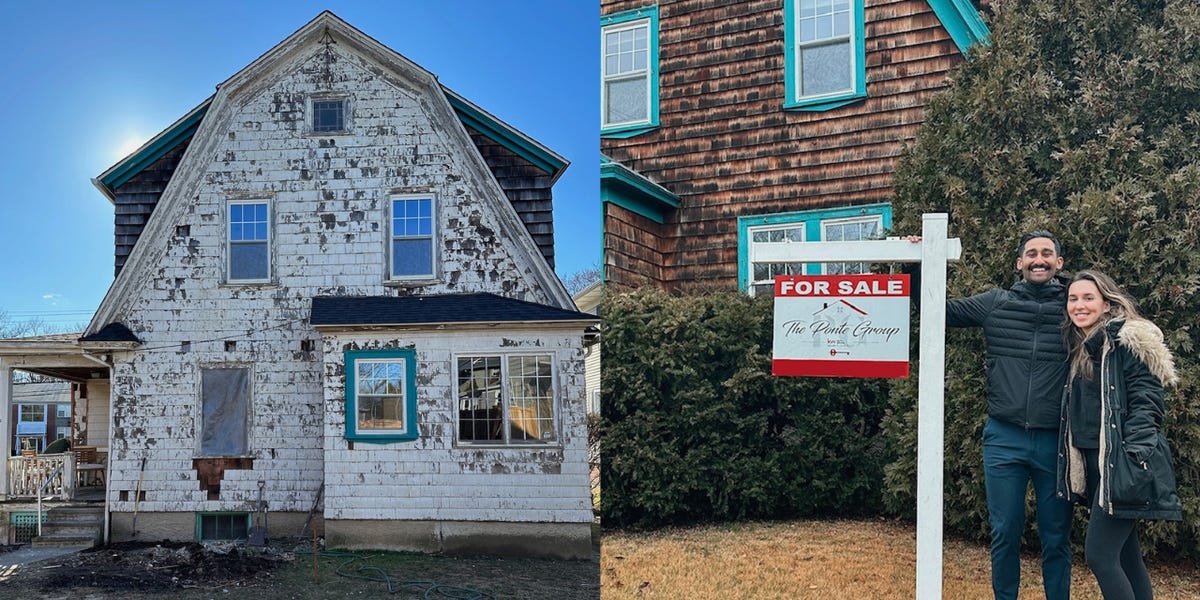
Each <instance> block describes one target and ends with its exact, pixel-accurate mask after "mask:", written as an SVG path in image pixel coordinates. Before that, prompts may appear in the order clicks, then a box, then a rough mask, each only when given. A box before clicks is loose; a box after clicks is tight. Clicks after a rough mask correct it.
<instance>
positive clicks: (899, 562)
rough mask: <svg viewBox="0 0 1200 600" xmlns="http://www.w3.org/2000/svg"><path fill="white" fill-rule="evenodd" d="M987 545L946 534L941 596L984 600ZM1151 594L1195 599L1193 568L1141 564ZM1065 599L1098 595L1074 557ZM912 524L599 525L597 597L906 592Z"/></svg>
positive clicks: (1027, 561)
mask: <svg viewBox="0 0 1200 600" xmlns="http://www.w3.org/2000/svg"><path fill="white" fill-rule="evenodd" d="M1039 569H1040V568H1039V565H1038V560H1037V559H1036V557H1033V556H1029V557H1026V558H1024V559H1023V560H1022V577H1021V579H1022V582H1021V598H1022V599H1034V598H1043V597H1044V596H1043V593H1042V589H1041V573H1040V570H1039ZM989 571H990V569H989V558H988V550H987V547H986V546H984V545H982V544H975V543H967V542H961V541H957V540H951V539H947V540H946V542H945V545H944V547H943V571H942V572H943V585H942V596H943V598H945V599H946V600H960V599H961V600H976V599H978V600H988V599H990V598H991V597H992V595H991V580H990V575H989ZM1150 571H1151V578H1152V580H1153V581H1154V586H1155V589H1154V591H1155V599H1156V600H1200V567H1196V566H1193V567H1191V568H1187V567H1180V566H1170V565H1155V564H1151V565H1150ZM1072 580H1073V581H1072V588H1071V592H1072V593H1071V598H1072V599H1073V600H1101V596H1100V591H1099V588H1098V587H1096V582H1095V579H1094V578H1093V577H1092V574H1091V572H1090V571H1088V569H1087V566H1086V565H1084V564H1083V561H1082V558H1081V557H1077V560H1076V563H1075V568H1074V569H1073V570H1072ZM915 591H916V532H915V530H914V529H913V527H912V526H911V525H908V524H903V523H895V522H890V521H795V522H787V523H749V524H745V523H742V524H731V525H721V526H708V527H697V528H693V529H670V530H663V531H658V532H653V533H626V532H611V531H606V532H604V534H603V537H602V544H601V550H600V596H601V598H603V599H604V600H619V599H623V598H631V599H637V600H647V599H651V598H686V599H687V600H704V599H712V600H718V599H719V600H732V599H745V600H751V599H753V600H767V599H771V598H787V599H809V598H811V599H814V600H815V599H820V600H891V599H895V600H911V599H912V598H913V596H914V595H915Z"/></svg>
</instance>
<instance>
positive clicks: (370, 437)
mask: <svg viewBox="0 0 1200 600" xmlns="http://www.w3.org/2000/svg"><path fill="white" fill-rule="evenodd" d="M372 358H389V359H396V358H401V359H404V429H403V430H402V431H388V432H387V433H363V432H360V431H358V430H357V429H358V418H357V417H356V415H357V414H358V403H357V402H356V399H355V394H354V390H355V389H356V388H355V386H354V383H355V382H354V377H355V373H356V372H357V369H355V368H354V367H355V362H356V361H358V360H360V359H367V360H369V359H372ZM345 370H346V435H345V437H346V439H347V440H350V441H354V442H367V443H370V444H390V443H392V442H410V441H413V440H415V439H417V437H418V436H419V435H420V434H419V432H418V430H417V351H416V350H413V349H411V348H402V349H398V350H347V351H346V353H345Z"/></svg>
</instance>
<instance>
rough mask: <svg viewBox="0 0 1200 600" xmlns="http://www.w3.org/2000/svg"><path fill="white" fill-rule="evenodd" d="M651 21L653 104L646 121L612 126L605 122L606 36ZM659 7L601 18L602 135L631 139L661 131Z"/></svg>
mask: <svg viewBox="0 0 1200 600" xmlns="http://www.w3.org/2000/svg"><path fill="white" fill-rule="evenodd" d="M643 19H644V20H646V21H647V28H648V31H647V33H646V38H647V40H648V48H647V49H648V50H649V54H650V56H649V58H648V59H647V70H648V73H647V75H646V76H647V78H648V79H649V82H648V89H647V96H648V101H649V103H650V106H649V110H648V112H647V116H646V120H644V121H637V122H631V123H620V124H615V125H608V124H606V123H605V120H604V114H605V102H604V94H605V91H606V86H605V81H604V34H605V30H606V29H608V28H611V27H621V26H625V25H628V24H630V23H633V22H635V21H640V20H643ZM658 67H659V65H658V6H657V5H655V6H646V7H642V8H637V9H633V10H626V11H622V12H619V13H614V14H611V15H605V16H602V17H600V135H601V136H602V137H609V138H629V137H633V136H636V135H641V134H643V133H646V132H648V131H653V130H655V129H657V128H658V77H659V70H658Z"/></svg>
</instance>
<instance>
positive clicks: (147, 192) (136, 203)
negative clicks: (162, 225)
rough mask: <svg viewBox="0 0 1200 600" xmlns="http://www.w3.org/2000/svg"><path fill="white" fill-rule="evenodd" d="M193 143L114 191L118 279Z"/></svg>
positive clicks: (166, 155) (179, 147)
mask: <svg viewBox="0 0 1200 600" xmlns="http://www.w3.org/2000/svg"><path fill="white" fill-rule="evenodd" d="M190 142H191V141H190V140H188V141H185V142H183V143H182V144H180V145H179V146H178V147H176V148H174V149H173V150H171V151H170V152H167V153H166V154H165V155H163V156H162V158H159V159H158V160H156V161H154V163H153V164H151V165H150V166H149V167H146V168H145V169H143V170H142V171H141V172H140V173H138V174H137V175H136V176H134V177H133V178H132V179H130V180H129V181H127V182H125V183H124V184H122V185H121V186H120V187H118V188H117V189H115V190H113V205H114V210H113V212H114V213H115V214H116V217H115V219H116V223H115V236H116V240H115V244H116V248H115V257H114V258H115V273H114V275H119V274H120V273H121V269H122V268H123V267H124V266H125V260H126V259H128V258H129V253H130V252H132V251H133V245H134V244H136V243H137V240H138V238H139V237H141V235H142V230H143V229H144V228H145V227H146V221H148V220H149V219H150V214H151V213H153V212H154V207H155V206H157V205H158V199H159V198H160V197H162V193H163V190H164V189H166V187H167V182H169V181H170V180H171V175H172V174H174V173H175V167H176V166H178V165H179V159H180V158H182V157H183V152H184V150H187V147H188V144H189V143H190Z"/></svg>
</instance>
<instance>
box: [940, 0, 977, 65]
mask: <svg viewBox="0 0 1200 600" xmlns="http://www.w3.org/2000/svg"><path fill="white" fill-rule="evenodd" d="M929 8H931V9H933V13H934V14H936V15H937V17H938V20H939V21H941V22H942V27H945V28H946V33H949V34H950V39H952V40H954V45H956V46H958V51H959V52H962V53H963V54H966V53H967V50H968V49H970V48H971V47H972V46H974V45H975V44H983V45H984V46H987V45H989V44H990V43H991V42H990V38H991V35H992V32H991V31H990V30H989V29H988V26H987V24H986V23H984V22H983V19H982V18H981V17H980V16H979V11H978V10H975V7H974V6H973V5H972V4H971V0H929Z"/></svg>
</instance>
